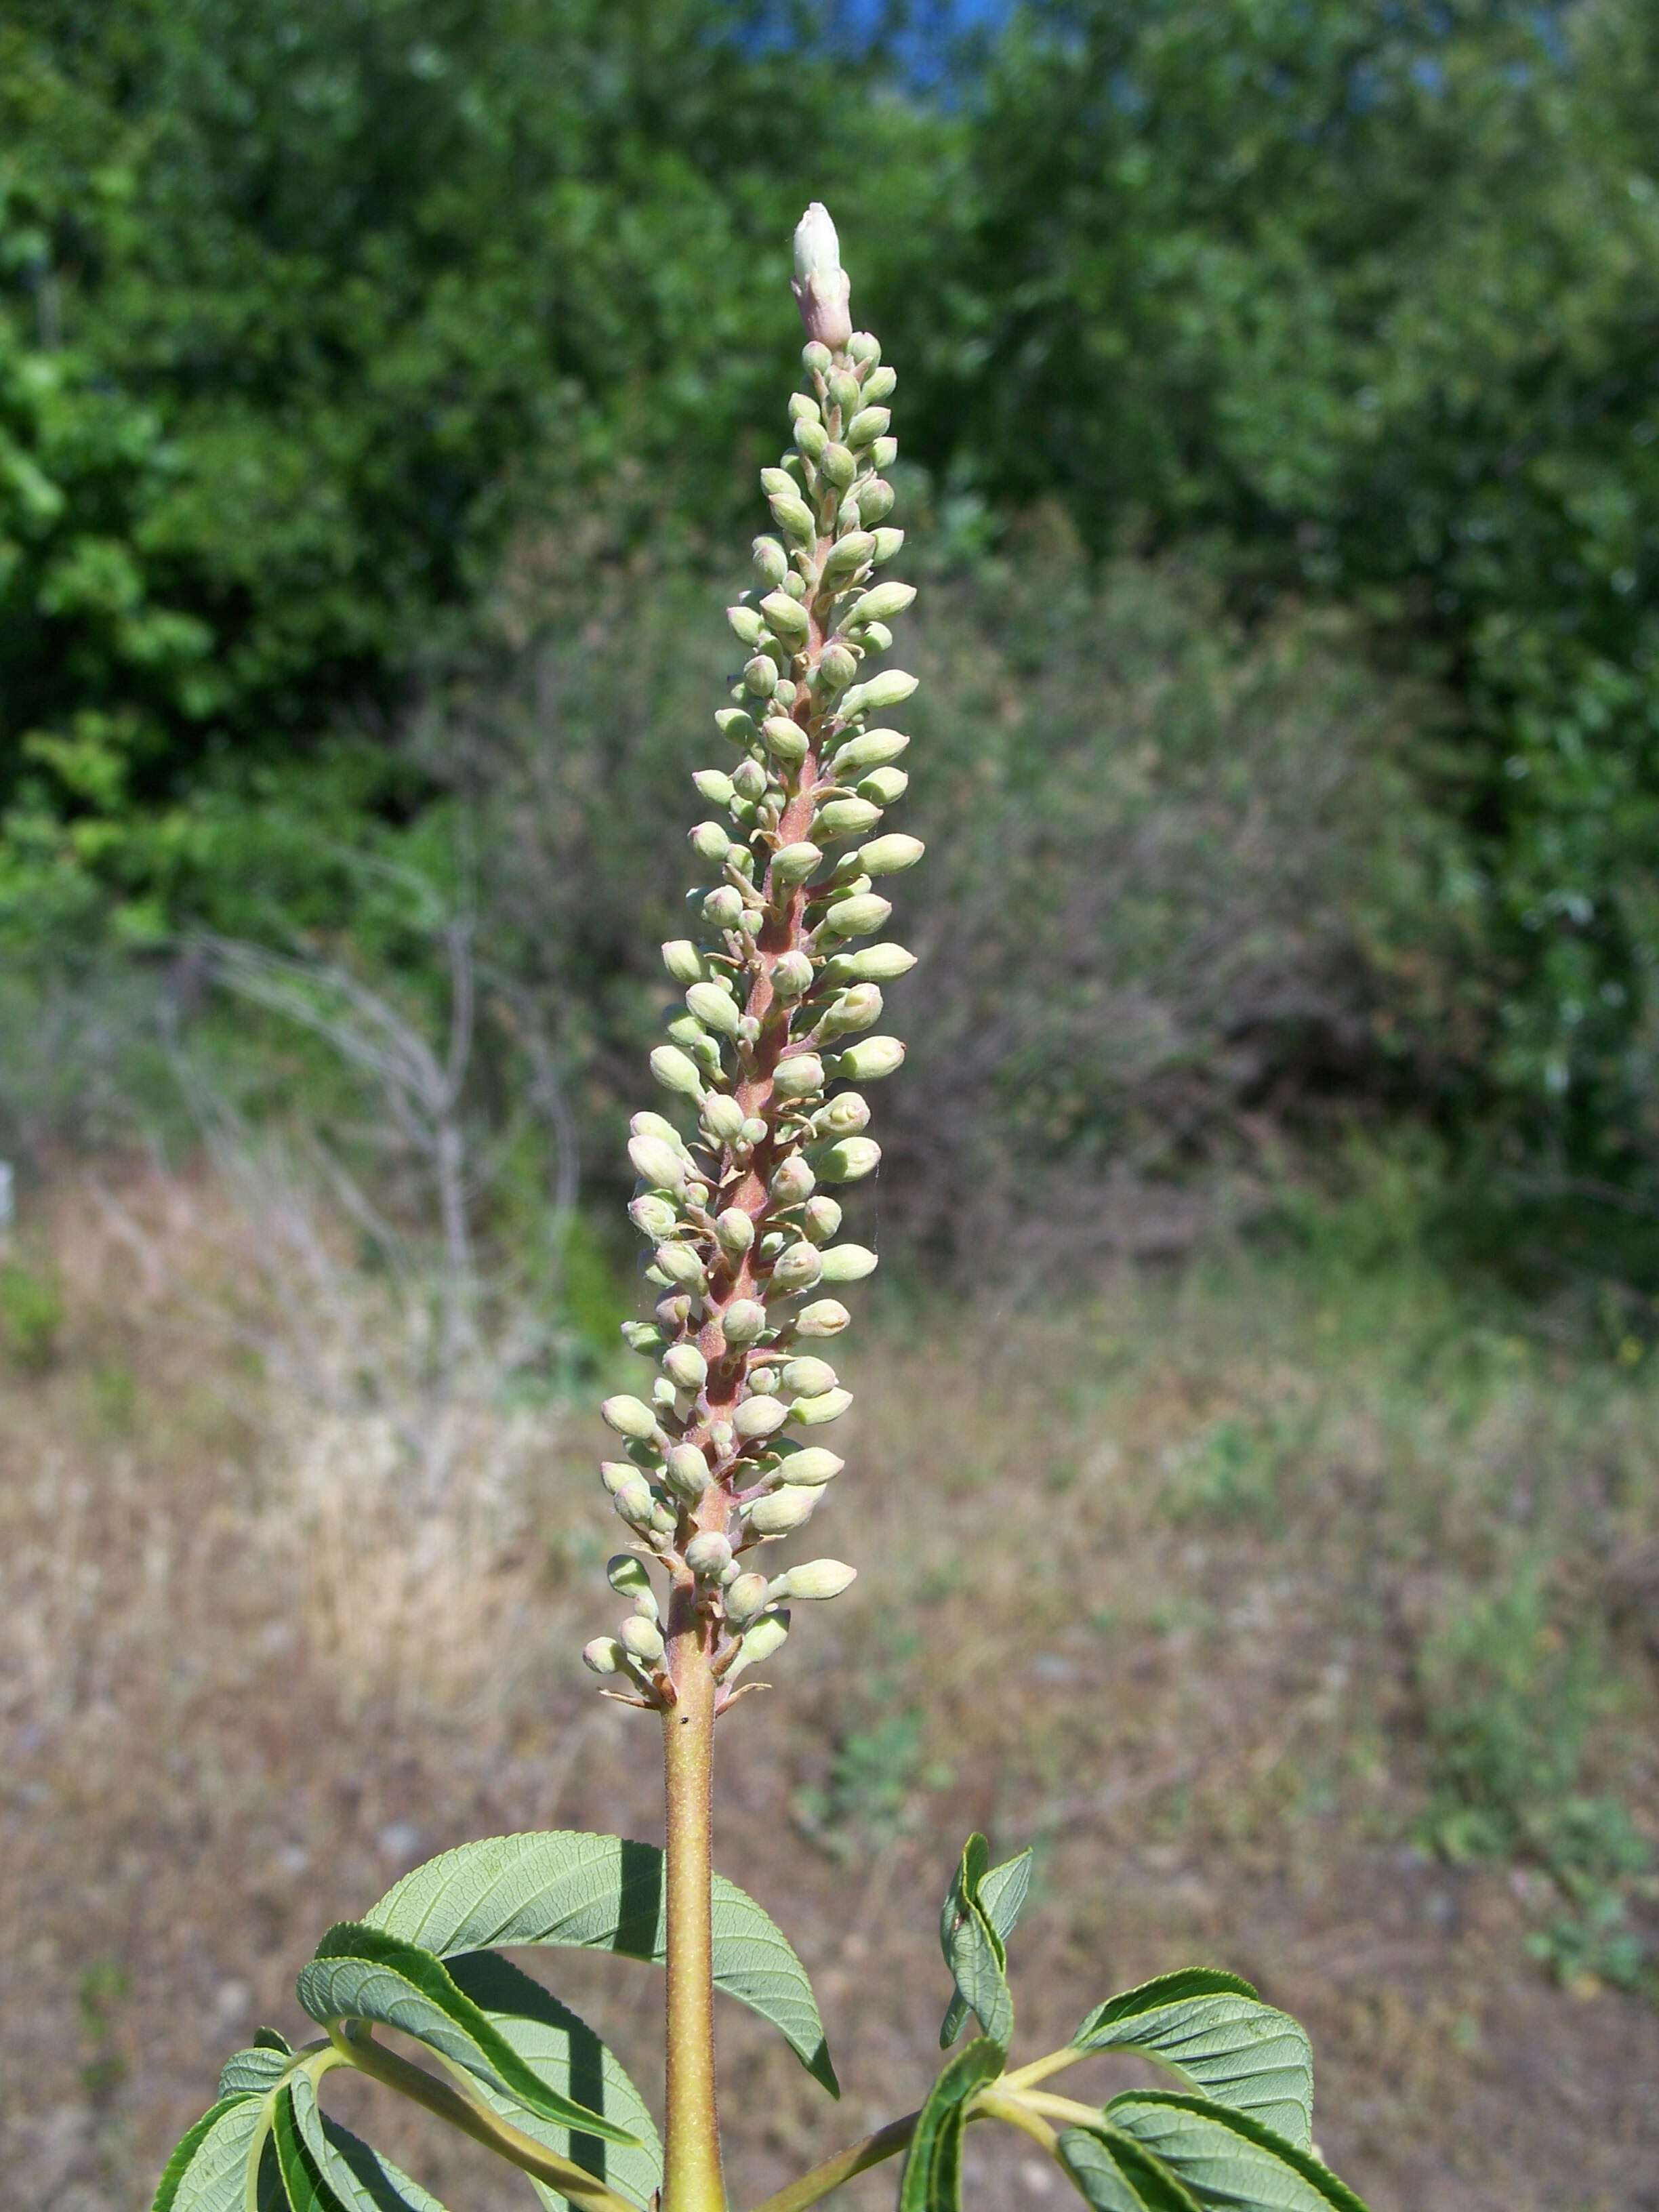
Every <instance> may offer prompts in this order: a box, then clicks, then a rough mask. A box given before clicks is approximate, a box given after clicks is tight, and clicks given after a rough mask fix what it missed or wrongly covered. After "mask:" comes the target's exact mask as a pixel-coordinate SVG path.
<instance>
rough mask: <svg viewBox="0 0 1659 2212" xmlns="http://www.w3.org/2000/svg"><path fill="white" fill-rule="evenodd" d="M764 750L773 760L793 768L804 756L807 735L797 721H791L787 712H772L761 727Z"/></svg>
mask: <svg viewBox="0 0 1659 2212" xmlns="http://www.w3.org/2000/svg"><path fill="white" fill-rule="evenodd" d="M761 735H762V736H763V738H765V740H766V750H768V752H769V753H770V754H771V756H772V757H773V759H774V760H775V761H781V762H782V763H783V764H784V765H785V767H787V768H793V766H794V764H795V763H796V762H797V761H803V760H805V757H806V746H807V737H806V732H805V730H803V729H802V727H801V726H800V724H799V722H794V721H791V720H790V719H789V717H788V716H787V714H772V715H769V717H768V718H767V720H766V722H765V723H764V725H763V727H762V731H761Z"/></svg>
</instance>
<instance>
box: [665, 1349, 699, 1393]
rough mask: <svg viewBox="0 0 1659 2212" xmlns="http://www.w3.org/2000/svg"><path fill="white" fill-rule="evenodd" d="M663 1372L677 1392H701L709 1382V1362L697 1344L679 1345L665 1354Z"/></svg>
mask: <svg viewBox="0 0 1659 2212" xmlns="http://www.w3.org/2000/svg"><path fill="white" fill-rule="evenodd" d="M662 1371H663V1373H664V1374H665V1376H667V1377H668V1379H669V1381H670V1382H671V1383H672V1384H673V1386H674V1388H675V1389H677V1390H701V1389H702V1386H703V1384H704V1383H706V1382H707V1381H708V1361H707V1360H706V1359H705V1358H703V1356H702V1352H699V1351H698V1349H697V1347H696V1345H695V1344H677V1345H675V1346H672V1347H671V1350H669V1351H668V1352H665V1353H664V1355H663V1363H662Z"/></svg>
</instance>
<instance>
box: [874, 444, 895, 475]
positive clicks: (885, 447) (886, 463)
mask: <svg viewBox="0 0 1659 2212" xmlns="http://www.w3.org/2000/svg"><path fill="white" fill-rule="evenodd" d="M897 459H898V440H897V439H896V438H874V439H872V441H871V443H870V465H871V467H872V468H873V469H890V468H891V467H892V465H893V464H894V462H895V461H896V460H897Z"/></svg>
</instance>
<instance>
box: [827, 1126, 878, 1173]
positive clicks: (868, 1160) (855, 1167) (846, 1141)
mask: <svg viewBox="0 0 1659 2212" xmlns="http://www.w3.org/2000/svg"><path fill="white" fill-rule="evenodd" d="M880 1164H881V1146H879V1145H878V1143H877V1142H876V1140H875V1139H874V1138H873V1137H842V1139H840V1141H839V1142H838V1143H836V1144H833V1145H829V1146H825V1148H824V1150H823V1152H820V1153H818V1154H817V1155H816V1157H815V1158H814V1161H813V1165H814V1166H815V1167H816V1168H817V1171H818V1175H819V1176H820V1177H821V1179H822V1180H823V1182H860V1181H862V1179H863V1178H864V1177H865V1176H867V1175H870V1174H872V1172H873V1171H874V1170H875V1169H877V1168H878V1167H879V1166H880Z"/></svg>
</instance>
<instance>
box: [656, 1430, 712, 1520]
mask: <svg viewBox="0 0 1659 2212" xmlns="http://www.w3.org/2000/svg"><path fill="white" fill-rule="evenodd" d="M663 1476H664V1479H665V1481H666V1482H667V1485H668V1487H669V1488H670V1489H671V1491H672V1492H673V1493H674V1495H675V1497H676V1498H684V1500H685V1501H686V1503H687V1504H689V1505H695V1504H696V1502H697V1500H698V1499H699V1498H701V1497H702V1493H703V1492H704V1491H705V1490H707V1489H708V1480H709V1476H708V1461H707V1460H706V1459H705V1458H704V1457H703V1455H702V1453H701V1452H700V1451H699V1450H698V1449H697V1447H696V1444H674V1445H671V1447H670V1449H669V1450H668V1452H667V1454H666V1455H665V1458H664V1460H663Z"/></svg>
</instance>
